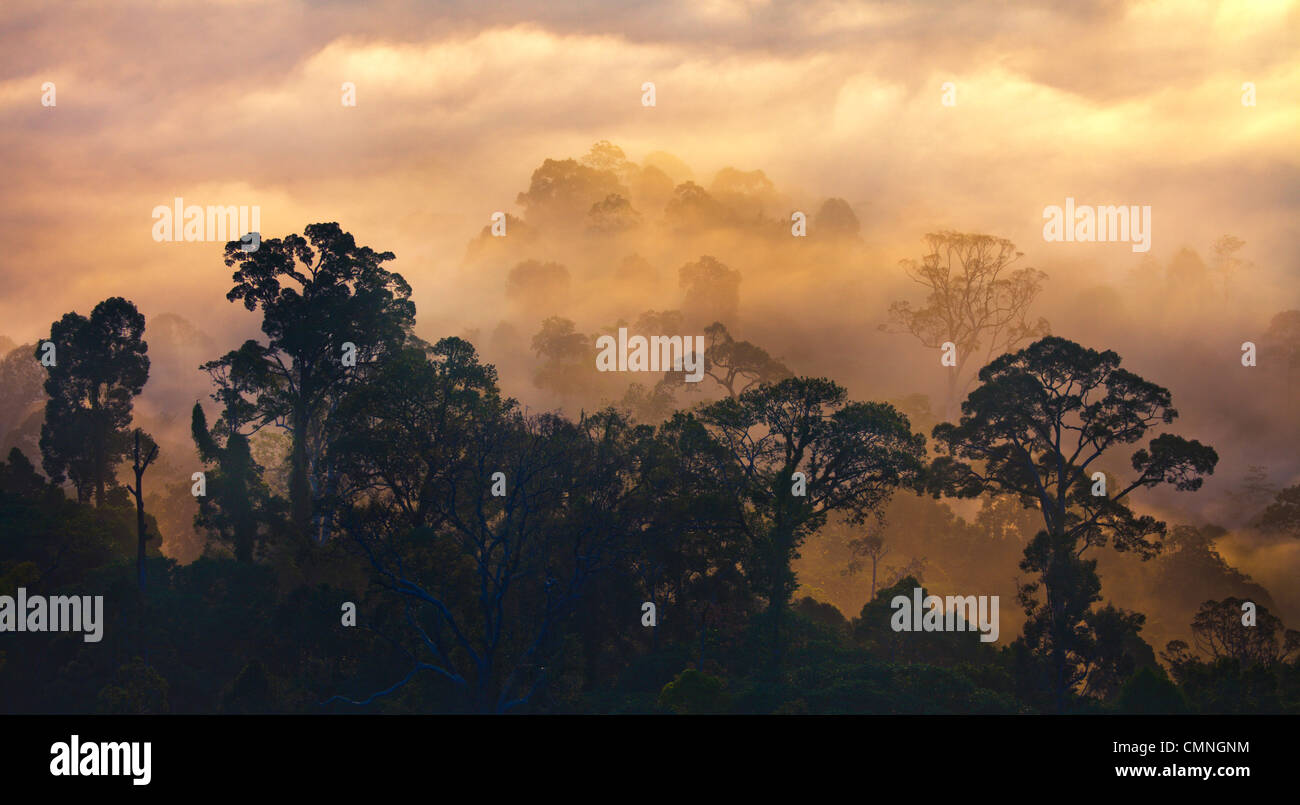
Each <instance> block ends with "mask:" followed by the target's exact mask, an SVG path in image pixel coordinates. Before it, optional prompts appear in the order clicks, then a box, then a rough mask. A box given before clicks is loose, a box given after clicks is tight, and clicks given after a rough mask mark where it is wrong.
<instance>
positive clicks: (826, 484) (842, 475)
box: [698, 377, 925, 662]
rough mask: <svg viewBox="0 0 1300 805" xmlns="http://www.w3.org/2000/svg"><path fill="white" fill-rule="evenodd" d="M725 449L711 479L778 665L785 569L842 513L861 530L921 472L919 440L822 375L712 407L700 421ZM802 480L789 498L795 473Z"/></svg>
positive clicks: (789, 589)
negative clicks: (735, 535)
mask: <svg viewBox="0 0 1300 805" xmlns="http://www.w3.org/2000/svg"><path fill="white" fill-rule="evenodd" d="M698 417H699V420H700V422H702V423H703V424H704V425H705V426H706V427H707V428H708V429H709V430H710V431H711V432H712V433H713V434H714V438H715V439H716V440H717V441H718V443H719V444H720V445H721V446H722V447H723V449H724V451H725V453H726V455H727V463H726V464H725V465H723V466H721V467H719V469H718V473H719V482H720V483H722V484H723V485H724V486H725V487H726V488H727V489H728V490H729V494H730V496H731V498H732V500H733V501H735V503H736V504H738V505H739V506H740V507H741V515H740V517H739V524H740V527H741V528H742V530H743V532H744V534H745V537H746V540H747V543H748V545H749V554H748V557H747V561H746V572H747V574H748V575H749V577H750V578H751V580H752V582H753V583H754V585H755V587H756V588H757V589H758V590H759V591H761V593H762V594H763V595H764V596H765V597H766V599H767V603H768V613H769V617H770V618H771V622H772V629H773V640H774V648H773V658H774V660H775V661H776V662H779V661H780V654H781V623H782V620H783V617H784V612H785V610H786V609H787V608H788V606H789V602H790V597H791V595H792V594H793V593H794V591H795V588H796V586H797V583H796V578H795V574H794V571H793V570H792V569H791V567H790V563H791V561H792V560H794V559H795V558H796V556H797V555H798V550H799V546H800V545H801V544H802V543H803V541H804V540H805V539H806V538H807V537H808V535H809V534H811V533H813V532H815V531H816V530H817V529H818V528H820V527H821V526H822V525H823V524H824V523H825V521H826V518H827V517H828V516H829V515H830V514H831V513H842V514H843V515H845V516H846V518H847V519H848V520H849V522H853V523H861V522H863V521H864V520H865V518H866V517H867V516H868V515H870V514H871V513H873V512H875V511H876V510H877V509H878V507H879V506H880V505H882V504H883V503H884V502H885V501H887V500H888V499H889V497H890V495H891V494H892V493H893V491H894V490H895V489H896V488H898V487H899V486H900V485H903V484H911V483H914V482H915V481H916V480H917V479H918V477H919V474H920V471H921V466H922V462H921V459H922V456H923V455H924V451H925V437H924V436H921V435H919V434H913V433H912V432H911V429H910V427H909V425H908V421H907V417H906V416H904V415H903V414H901V413H899V412H898V411H897V410H896V409H895V408H894V407H893V406H891V405H889V404H887V403H875V402H869V403H863V402H851V401H849V399H848V393H847V392H846V391H845V390H844V388H842V387H841V386H839V385H837V384H836V383H834V382H832V381H830V380H826V379H824V378H807V377H795V378H787V379H786V380H782V381H780V382H779V383H775V384H773V385H770V386H760V387H757V388H754V389H750V390H749V391H746V392H744V393H742V394H740V395H739V396H738V397H736V398H734V399H731V398H728V399H723V400H719V401H718V402H716V403H713V404H711V405H709V406H707V407H705V408H703V409H701V411H700V412H699V414H698ZM796 472H801V473H803V474H804V476H805V479H806V488H805V494H803V495H796V494H794V492H793V489H794V473H796Z"/></svg>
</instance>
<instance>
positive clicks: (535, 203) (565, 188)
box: [516, 144, 630, 230]
mask: <svg viewBox="0 0 1300 805" xmlns="http://www.w3.org/2000/svg"><path fill="white" fill-rule="evenodd" d="M597 145H598V146H599V144H597ZM593 150H595V149H593ZM606 156H609V155H608V154H604V153H599V154H596V159H597V161H598V162H599V163H600V164H605V163H606V162H607V161H608V160H607V159H606V158H605V157H606ZM629 195H630V193H629V192H628V189H627V188H626V187H624V186H623V184H622V182H620V181H619V178H618V176H616V175H615V174H614V173H613V171H611V170H603V169H598V168H593V167H590V166H588V165H584V164H582V163H580V162H577V161H576V160H572V159H563V160H557V159H548V160H546V161H545V162H543V163H542V166H541V167H540V168H538V169H537V170H535V171H533V176H532V180H531V181H530V182H529V185H528V190H527V191H526V192H523V193H520V194H519V195H518V197H517V198H516V202H517V203H518V204H519V206H521V207H523V208H524V210H525V211H526V218H527V220H528V223H530V224H533V225H540V226H543V227H556V228H563V229H570V230H572V229H576V228H578V227H580V226H581V225H582V224H583V222H584V220H585V216H586V214H587V213H588V211H590V210H591V208H592V206H593V205H596V204H598V203H600V202H602V201H605V200H606V199H608V198H609V197H610V196H621V197H622V198H625V199H626V198H628V197H629Z"/></svg>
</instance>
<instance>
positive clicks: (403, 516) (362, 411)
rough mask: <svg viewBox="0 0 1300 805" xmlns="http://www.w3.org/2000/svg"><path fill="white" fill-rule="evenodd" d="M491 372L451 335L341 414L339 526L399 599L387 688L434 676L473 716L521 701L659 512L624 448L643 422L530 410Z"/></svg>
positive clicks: (403, 361) (545, 677)
mask: <svg viewBox="0 0 1300 805" xmlns="http://www.w3.org/2000/svg"><path fill="white" fill-rule="evenodd" d="M495 377H496V374H495V370H494V369H493V368H492V367H491V366H484V365H482V364H480V363H479V362H478V359H477V356H476V355H475V353H474V350H473V348H472V347H471V346H470V345H469V344H468V343H467V342H464V341H461V340H460V339H454V338H453V339H444V340H443V341H440V342H439V343H438V344H437V345H435V346H434V347H433V348H432V349H430V350H429V352H428V355H427V357H426V356H422V355H420V354H419V353H418V351H417V350H414V349H412V350H407V351H405V352H404V353H403V354H402V356H401V357H400V358H399V359H398V360H395V361H393V362H391V363H388V364H386V365H385V366H384V367H382V368H381V369H380V371H379V373H378V375H377V380H378V381H380V382H376V383H373V384H368V385H367V387H366V388H364V389H359V390H358V396H357V397H355V398H353V399H352V400H350V401H349V402H348V403H347V404H346V405H345V406H344V407H343V408H342V409H341V410H340V416H341V418H342V419H343V420H345V421H347V422H348V423H349V424H348V427H346V428H341V429H340V430H339V433H340V437H339V439H338V440H337V441H336V442H335V443H334V445H333V448H332V449H333V450H335V455H336V459H337V461H338V462H339V467H340V469H341V470H342V471H343V472H344V474H345V475H346V476H347V479H346V482H345V484H344V485H343V486H342V487H341V488H346V489H348V490H349V496H350V498H351V503H350V505H348V506H347V508H346V509H344V510H343V511H342V524H343V527H344V528H345V529H346V530H347V531H348V532H349V533H350V534H352V535H353V536H354V537H355V539H356V542H357V545H358V547H359V548H360V549H361V550H362V552H363V553H364V555H365V556H366V557H367V559H368V560H369V562H370V564H371V566H372V567H373V569H374V570H375V573H376V576H377V579H378V581H379V583H380V584H381V585H382V586H383V587H384V588H385V589H387V590H388V591H390V592H391V593H393V594H394V595H395V596H396V598H397V599H398V601H399V602H400V605H401V607H402V610H401V617H400V618H399V619H398V623H400V625H401V629H402V635H403V636H402V637H401V638H398V639H397V641H396V642H397V643H398V644H399V645H401V646H402V647H403V651H404V652H406V653H407V655H408V656H409V658H410V666H409V668H410V671H409V673H408V675H407V676H406V677H405V678H404V679H403V680H401V681H399V682H398V683H397V684H395V685H393V686H392V687H391V688H389V689H387V690H385V691H383V692H382V693H383V694H386V693H390V692H394V691H396V690H397V689H399V688H401V687H402V686H403V685H404V684H405V683H406V682H407V681H409V680H410V679H411V678H412V677H414V675H415V674H417V673H419V672H421V671H427V672H430V673H432V674H434V675H436V676H438V677H440V678H441V679H443V680H444V681H445V682H446V683H448V684H449V685H450V686H451V688H452V690H454V691H456V692H457V696H458V697H459V698H460V700H461V701H462V703H463V706H464V707H466V708H468V709H471V710H474V711H477V712H508V711H512V710H515V709H517V708H519V707H521V706H523V705H526V704H528V703H530V702H531V701H532V700H533V698H534V697H535V696H536V695H537V693H538V692H539V691H541V690H544V689H545V687H546V685H547V683H548V682H549V681H550V677H551V674H550V673H548V670H547V669H548V668H551V667H552V666H553V662H552V658H553V657H554V656H555V653H556V652H557V651H558V650H559V649H560V648H561V647H562V645H563V639H564V636H565V624H566V623H567V622H569V621H570V620H571V619H572V618H573V616H574V614H575V610H576V608H577V607H578V605H579V603H580V601H581V600H582V597H583V595H584V593H585V591H586V589H587V588H588V585H589V584H590V582H591V580H592V578H593V577H594V576H595V575H596V574H597V573H599V572H601V571H603V570H605V569H607V568H608V567H610V566H611V564H612V563H613V561H614V560H615V558H616V553H617V550H618V546H620V545H624V544H626V543H627V542H628V540H629V538H630V533H631V531H633V530H635V529H637V528H638V527H639V523H640V522H641V520H642V518H643V517H644V516H646V513H647V512H650V511H651V510H652V506H651V505H650V504H649V495H650V490H649V489H648V488H647V486H646V482H645V479H644V478H643V477H642V476H641V475H640V474H639V473H638V472H636V466H637V465H636V460H635V456H636V455H637V451H635V450H633V446H634V445H635V444H636V443H637V442H638V441H639V440H641V439H644V438H648V436H649V434H650V433H651V430H650V429H649V428H647V427H644V426H642V427H636V428H633V427H631V426H630V425H629V424H628V423H626V422H625V421H624V420H622V419H621V418H620V417H619V416H618V415H617V414H614V413H612V412H607V413H604V414H600V415H597V416H589V417H586V418H584V419H583V420H582V421H581V422H578V423H572V422H568V421H566V420H564V419H562V418H560V417H557V416H526V415H525V414H523V413H522V412H521V411H520V410H519V408H518V405H517V404H516V403H515V401H514V400H503V399H501V398H500V396H499V394H498V393H497V389H496V384H495ZM636 614H637V613H634V612H630V613H628V619H629V620H633V618H634V617H635V616H636ZM633 622H635V621H633ZM376 695H380V694H376ZM371 698H372V699H373V698H374V696H372V697H371Z"/></svg>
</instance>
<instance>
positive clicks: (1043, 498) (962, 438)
mask: <svg viewBox="0 0 1300 805" xmlns="http://www.w3.org/2000/svg"><path fill="white" fill-rule="evenodd" d="M979 378H980V382H981V385H980V386H979V387H978V388H976V389H975V390H974V391H973V392H971V394H970V397H969V398H968V399H967V400H966V401H965V402H964V403H962V417H961V421H960V422H959V423H957V424H955V425H954V424H952V423H944V424H941V425H938V426H936V427H935V429H934V438H935V441H936V442H937V445H938V447H939V449H940V450H941V451H942V452H945V453H947V454H949V455H946V456H941V457H940V458H939V459H937V460H936V461H935V464H934V476H933V479H932V480H933V483H934V484H935V486H934V489H935V490H936V491H938V490H944V491H948V492H950V493H956V494H960V495H966V496H970V495H976V494H979V493H982V492H993V493H1003V494H1010V495H1014V496H1016V497H1017V498H1018V499H1019V500H1020V501H1021V503H1022V504H1023V505H1025V506H1026V507H1035V508H1037V509H1038V511H1039V513H1040V514H1041V515H1042V518H1043V525H1044V530H1043V531H1041V532H1039V534H1038V535H1037V536H1036V537H1035V538H1034V539H1033V540H1032V541H1031V542H1030V544H1029V545H1028V547H1026V549H1025V558H1024V560H1023V561H1022V562H1021V565H1020V566H1021V569H1023V570H1025V571H1026V572H1030V573H1035V574H1037V575H1038V581H1037V582H1035V583H1033V584H1028V585H1025V586H1024V587H1023V588H1022V593H1021V595H1022V602H1023V603H1024V604H1025V606H1026V612H1027V614H1029V616H1030V620H1029V621H1028V622H1027V623H1026V626H1025V640H1026V641H1027V642H1028V643H1030V644H1031V646H1032V648H1034V649H1035V651H1036V652H1038V653H1039V654H1040V655H1044V656H1047V657H1049V658H1050V666H1051V674H1052V686H1053V688H1054V693H1055V697H1056V703H1057V707H1058V708H1062V707H1064V701H1065V696H1066V694H1067V692H1070V691H1074V690H1076V689H1077V686H1078V685H1079V684H1080V683H1081V682H1082V681H1083V678H1084V676H1085V675H1086V673H1087V666H1088V664H1089V651H1090V648H1091V646H1092V645H1093V644H1094V642H1095V640H1096V631H1095V630H1094V629H1093V628H1092V626H1091V625H1090V624H1089V619H1090V617H1092V616H1091V614H1090V613H1091V606H1092V604H1093V603H1094V602H1095V601H1097V600H1099V598H1100V589H1101V583H1100V581H1099V580H1098V578H1097V574H1096V570H1095V566H1096V560H1085V559H1083V558H1082V554H1083V553H1084V552H1085V551H1087V550H1088V549H1090V548H1093V547H1101V546H1104V545H1106V544H1107V543H1110V544H1112V545H1113V546H1114V548H1115V549H1116V550H1118V551H1132V552H1133V553H1136V554H1137V555H1138V556H1140V557H1142V558H1143V559H1148V558H1150V557H1152V556H1154V555H1156V553H1157V552H1158V551H1159V549H1160V539H1161V538H1163V536H1164V533H1165V524H1164V523H1163V522H1160V521H1157V520H1156V519H1155V518H1153V517H1150V516H1149V515H1138V514H1135V513H1134V512H1133V510H1132V509H1131V508H1130V507H1129V500H1128V498H1129V495H1130V494H1131V493H1132V492H1134V491H1135V490H1138V489H1143V488H1152V487H1155V486H1158V485H1160V484H1173V485H1174V487H1175V488H1177V489H1179V490H1184V491H1191V490H1195V489H1199V488H1200V486H1201V483H1202V480H1203V478H1202V476H1204V475H1208V474H1210V473H1212V472H1213V471H1214V467H1215V465H1216V464H1217V462H1218V454H1217V453H1215V451H1214V450H1213V449H1212V448H1210V447H1208V446H1206V445H1203V444H1201V443H1200V442H1197V441H1194V440H1192V441H1189V440H1187V439H1184V438H1182V437H1179V436H1175V435H1172V434H1167V433H1165V434H1161V435H1159V436H1156V437H1155V438H1153V439H1152V440H1151V441H1150V442H1149V443H1148V444H1147V445H1146V446H1145V447H1142V448H1139V449H1138V450H1136V451H1135V452H1134V453H1133V454H1132V456H1131V457H1130V463H1131V465H1132V468H1133V472H1134V474H1133V475H1132V477H1131V480H1130V481H1129V482H1128V483H1127V484H1123V485H1122V486H1121V488H1118V489H1107V490H1105V493H1104V494H1094V490H1096V489H1099V487H1097V486H1096V484H1097V481H1096V480H1094V478H1093V474H1094V473H1096V472H1097V471H1098V470H1100V469H1101V465H1100V463H1099V462H1101V461H1102V460H1103V459H1104V458H1106V457H1110V456H1111V455H1112V450H1113V449H1115V448H1119V447H1122V446H1124V445H1128V444H1133V443H1135V442H1138V441H1139V440H1141V439H1143V438H1144V437H1145V436H1146V435H1147V434H1148V432H1150V431H1152V430H1153V429H1156V428H1158V427H1160V426H1162V425H1167V424H1169V423H1171V422H1173V421H1174V419H1175V418H1177V416H1178V412H1177V411H1176V410H1175V409H1174V408H1173V407H1172V404H1171V397H1170V394H1169V392H1168V391H1167V390H1166V389H1164V388H1162V387H1160V386H1158V385H1156V384H1154V383H1151V382H1150V381H1147V380H1144V379H1143V378H1141V377H1139V376H1137V375H1135V374H1133V373H1132V372H1129V371H1127V370H1125V369H1121V368H1120V357H1119V355H1117V354H1116V353H1114V352H1111V351H1106V352H1097V351H1096V350H1092V349H1087V348H1086V347H1082V346H1080V345H1079V344H1076V343H1074V342H1072V341H1068V340H1066V339H1064V338H1058V337H1054V336H1051V337H1048V338H1044V339H1042V340H1040V341H1036V342H1034V343H1033V344H1030V345H1029V346H1028V347H1026V348H1024V349H1022V350H1020V351H1019V352H1016V353H1014V354H1008V355H1003V356H1002V357H1000V358H998V359H997V360H995V361H993V362H992V363H990V364H989V365H988V366H985V367H984V368H983V369H981V370H980V373H979ZM1040 590H1041V592H1042V594H1043V599H1042V600H1039V599H1038V598H1037V594H1038V593H1039V591H1040Z"/></svg>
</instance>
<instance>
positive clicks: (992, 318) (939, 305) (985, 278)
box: [881, 231, 1049, 417]
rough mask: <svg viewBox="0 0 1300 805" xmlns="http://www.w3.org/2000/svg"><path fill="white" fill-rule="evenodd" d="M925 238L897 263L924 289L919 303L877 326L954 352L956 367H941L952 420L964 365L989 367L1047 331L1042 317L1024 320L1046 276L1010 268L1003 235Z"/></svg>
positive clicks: (1010, 249)
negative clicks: (918, 252) (914, 256)
mask: <svg viewBox="0 0 1300 805" xmlns="http://www.w3.org/2000/svg"><path fill="white" fill-rule="evenodd" d="M925 241H926V245H927V246H928V248H929V251H928V252H927V253H926V255H925V256H924V257H922V258H921V260H920V261H919V262H918V261H916V260H904V261H903V267H904V269H905V270H906V271H907V274H908V276H909V277H911V278H912V280H913V281H914V282H916V283H917V284H919V285H921V286H922V287H924V288H925V289H926V298H925V302H924V304H923V305H922V306H921V307H913V305H912V303H911V302H908V301H905V300H904V301H899V302H895V303H893V304H892V305H890V306H889V322H888V323H887V324H882V325H881V329H882V330H892V331H894V332H906V333H911V334H912V335H913V336H914V337H915V338H916V339H917V340H918V341H920V342H921V343H922V344H924V345H925V346H927V347H930V348H932V349H938V348H940V347H942V346H943V345H944V344H945V343H948V342H951V343H952V344H953V345H954V346H955V347H956V353H957V354H956V365H955V366H952V367H950V368H949V369H948V370H947V371H948V399H947V415H948V416H950V417H951V416H954V415H955V409H956V404H957V400H958V399H959V398H960V396H961V395H962V394H964V393H965V392H966V389H967V388H969V386H970V383H971V382H972V380H973V377H970V376H968V374H967V371H966V370H967V367H968V366H972V365H974V366H979V365H981V364H984V363H988V362H989V361H991V360H992V359H993V358H994V357H996V356H998V355H1000V354H1002V353H1004V352H1006V351H1008V350H1012V349H1015V348H1016V347H1017V346H1019V345H1020V344H1023V343H1024V342H1026V341H1028V340H1030V339H1032V338H1037V337H1038V336H1041V335H1046V334H1047V333H1048V332H1049V328H1048V324H1047V320H1046V319H1043V318H1039V319H1037V320H1033V319H1030V317H1029V306H1030V305H1031V304H1032V303H1033V301H1034V298H1035V297H1037V296H1038V293H1039V291H1041V290H1042V283H1043V280H1045V279H1047V275H1046V274H1044V273H1043V272H1041V271H1039V270H1037V269H1034V268H1014V267H1013V264H1014V263H1015V262H1016V261H1017V260H1019V259H1020V257H1021V256H1022V253H1021V252H1018V251H1016V247H1015V244H1013V243H1012V242H1011V241H1009V240H1007V239H1006V238H998V237H993V236H992V235H978V234H965V233H961V232H948V231H945V232H935V233H931V234H929V235H926V236H925ZM973 359H974V360H976V361H978V362H976V363H972V360H973Z"/></svg>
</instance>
